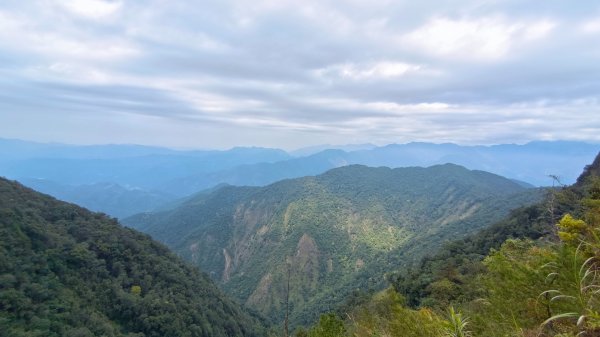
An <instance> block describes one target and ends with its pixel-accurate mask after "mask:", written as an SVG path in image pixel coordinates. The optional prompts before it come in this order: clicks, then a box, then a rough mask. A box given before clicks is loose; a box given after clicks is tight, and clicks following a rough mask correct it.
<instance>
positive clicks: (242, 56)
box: [0, 0, 600, 148]
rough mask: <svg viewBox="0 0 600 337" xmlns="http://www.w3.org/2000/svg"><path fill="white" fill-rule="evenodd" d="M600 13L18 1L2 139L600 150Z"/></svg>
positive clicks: (6, 29) (12, 10)
mask: <svg viewBox="0 0 600 337" xmlns="http://www.w3.org/2000/svg"><path fill="white" fill-rule="evenodd" d="M599 13H600V6H598V5H596V4H595V3H594V2H593V1H582V2H579V3H578V6H572V5H571V4H568V3H564V4H562V3H557V2H552V3H549V2H548V3H539V2H535V1H518V2H515V1H486V2H481V1H475V0H462V1H458V2H455V1H452V2H437V1H436V2H432V1H426V2H409V1H368V2H367V1H357V0H346V1H333V0H325V1H322V0H319V1H317V0H306V1H302V2H297V1H291V0H290V1H288V0H284V1H272V0H259V1H253V2H248V1H242V0H207V1H203V2H202V4H201V5H199V4H198V3H197V2H193V1H188V0H173V1H164V0H148V1H145V2H138V1H133V0H119V1H107V0H104V1H103V0H77V1H70V0H32V1H16V0H8V1H4V2H2V3H0V137H2V136H4V137H7V136H10V137H15V138H26V139H34V140H41V141H64V142H70V143H78V142H80V143H90V142H103V143H108V142H110V143H114V142H128V143H146V144H156V145H171V146H186V147H190V146H198V147H228V146H234V145H264V146H280V147H288V148H289V147H296V146H303V145H311V144H318V143H351V142H361V143H362V142H376V143H377V142H378V143H391V142H403V141H411V140H423V141H454V142H462V143H471V144H472V143H494V142H516V141H526V140H533V139H583V140H588V141H597V142H600V103H599V94H598V93H599V92H600V80H598V79H599V78H600V65H599V64H598V62H597V60H598V57H600V48H599V47H598V46H600V44H599V43H598V32H600V29H598V27H600V26H599V25H598V22H599V21H598V17H599V16H598V15H599ZM48 126H50V127H48ZM96 126H103V130H100V131H98V130H96V129H94V128H95V127H96ZM184 136H185V137H184Z"/></svg>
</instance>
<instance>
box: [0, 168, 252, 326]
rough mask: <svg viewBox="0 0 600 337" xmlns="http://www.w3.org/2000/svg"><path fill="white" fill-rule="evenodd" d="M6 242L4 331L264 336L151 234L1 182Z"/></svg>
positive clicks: (0, 265)
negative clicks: (151, 236) (122, 225)
mask: <svg viewBox="0 0 600 337" xmlns="http://www.w3.org/2000/svg"><path fill="white" fill-rule="evenodd" d="M0 238H1V239H0V335H2V336H23V337H25V336H27V337H30V336H44V337H58V336H107V337H113V336H114V337H117V336H127V337H154V336H156V337H159V336H160V337H162V336H165V337H166V336H173V337H174V336H263V335H264V333H263V331H262V329H261V328H260V327H259V324H258V322H257V320H256V319H254V318H252V317H251V316H249V315H248V314H247V313H246V312H244V311H243V310H241V309H240V308H239V306H238V305H237V304H236V303H234V302H232V301H231V300H229V299H227V298H226V297H225V296H224V295H223V294H222V293H221V292H220V291H219V290H218V289H217V288H216V287H215V285H214V284H213V283H212V282H211V281H210V279H209V278H208V277H207V276H206V275H204V274H202V273H200V272H199V271H197V270H196V269H195V268H193V267H190V266H188V265H186V264H185V263H184V262H183V261H182V260H181V259H179V258H178V257H176V256H175V255H174V254H172V253H170V252H169V251H168V250H167V248H166V247H164V246H163V245H161V244H158V243H157V242H155V241H153V240H151V239H150V238H149V237H148V236H146V235H144V234H141V233H139V232H136V231H134V230H131V229H126V228H123V227H121V226H120V225H119V224H118V223H117V222H116V221H115V220H114V219H110V218H108V217H106V216H105V215H102V214H97V213H91V212H89V211H87V210H85V209H82V208H79V207H77V206H74V205H71V204H67V203H64V202H60V201H57V200H55V199H53V198H50V197H48V196H45V195H42V194H39V193H36V192H34V191H32V190H29V189H26V188H24V187H23V186H21V185H19V184H17V183H13V182H9V181H7V180H4V179H1V178H0Z"/></svg>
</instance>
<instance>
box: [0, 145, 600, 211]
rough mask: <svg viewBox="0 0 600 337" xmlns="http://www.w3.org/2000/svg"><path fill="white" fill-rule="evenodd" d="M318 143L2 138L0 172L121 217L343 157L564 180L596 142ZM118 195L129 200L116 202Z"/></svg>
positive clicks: (336, 163) (544, 181) (310, 170)
mask: <svg viewBox="0 0 600 337" xmlns="http://www.w3.org/2000/svg"><path fill="white" fill-rule="evenodd" d="M325 147H328V146H325ZM325 147H323V148H325ZM339 148H342V149H346V150H349V151H344V150H340V149H339ZM321 149H322V148H321V147H316V148H315V147H313V148H307V149H300V150H299V151H296V152H291V154H288V153H286V152H285V151H283V150H278V149H267V148H233V149H231V150H227V151H211V150H201V151H200V150H199V151H177V150H171V149H166V148H158V147H147V146H137V145H94V146H73V145H63V144H43V143H33V142H26V141H18V140H6V139H3V140H0V175H2V176H6V177H8V178H11V179H17V180H19V181H21V182H23V183H25V184H27V185H28V186H31V187H34V188H36V189H38V190H40V191H42V192H45V193H48V194H51V195H53V196H56V197H58V198H60V199H63V200H66V201H71V202H75V203H78V204H80V205H82V206H85V207H89V208H90V209H92V210H96V211H102V212H106V213H108V214H110V215H113V216H117V217H126V216H129V215H132V214H135V213H139V212H146V211H151V210H153V209H155V207H157V205H158V204H161V203H167V202H170V201H176V200H177V199H179V198H183V197H186V196H188V195H191V194H193V193H196V192H198V191H201V190H203V189H207V188H211V187H213V186H216V185H219V184H222V183H227V184H231V185H249V186H263V185H267V184H270V183H273V182H275V181H278V180H281V179H287V178H296V177H302V176H308V175H316V174H320V173H323V172H325V171H327V170H329V169H332V168H336V167H341V166H345V165H350V164H362V165H368V166H388V167H405V166H423V167H426V166H431V165H436V164H445V163H454V164H458V165H462V166H465V167H467V168H469V169H479V170H485V171H489V172H492V173H496V174H500V175H502V176H505V177H507V178H511V179H517V180H520V181H523V182H526V183H529V184H533V185H536V186H545V185H551V184H552V183H553V182H552V180H551V179H550V178H548V176H547V175H549V174H553V175H556V176H559V177H560V179H561V182H562V183H564V184H568V183H572V182H573V181H574V180H575V178H576V177H577V174H578V172H579V170H580V168H581V167H582V166H584V165H585V164H586V163H588V162H589V161H590V160H591V159H592V158H593V157H594V155H595V154H596V151H597V149H598V145H595V144H588V143H582V142H532V143H528V144H525V145H495V146H459V145H455V144H431V143H408V144H392V145H387V146H382V147H376V146H374V145H372V144H362V145H347V146H337V147H336V146H334V148H333V149H326V150H323V151H319V152H317V153H312V152H314V151H318V150H321ZM350 150H351V151H350ZM304 154H307V155H305V156H303V155H304ZM125 199H127V200H129V201H128V202H122V200H125Z"/></svg>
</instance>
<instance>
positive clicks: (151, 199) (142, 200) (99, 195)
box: [21, 179, 177, 218]
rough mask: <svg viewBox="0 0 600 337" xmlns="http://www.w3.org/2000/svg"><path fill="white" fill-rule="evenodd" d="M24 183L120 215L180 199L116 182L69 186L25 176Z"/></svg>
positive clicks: (95, 208)
mask: <svg viewBox="0 0 600 337" xmlns="http://www.w3.org/2000/svg"><path fill="white" fill-rule="evenodd" d="M21 183H22V184H24V185H25V186H27V187H30V188H33V189H34V190H36V191H39V192H42V193H46V194H49V195H52V196H54V197H55V198H57V199H60V200H63V201H67V202H72V203H75V204H77V205H80V206H83V207H85V208H88V209H90V210H92V211H96V212H103V213H106V214H110V215H111V216H114V217H117V218H124V217H127V216H130V215H133V214H137V213H141V212H149V211H154V210H156V209H157V208H159V207H164V205H167V204H169V203H171V202H174V200H176V199H177V198H176V197H175V196H174V195H170V194H166V193H163V192H157V191H147V190H143V189H139V188H127V187H125V186H121V185H118V184H115V183H95V184H89V185H66V184H59V183H57V182H53V181H50V180H44V179H23V180H22V181H21Z"/></svg>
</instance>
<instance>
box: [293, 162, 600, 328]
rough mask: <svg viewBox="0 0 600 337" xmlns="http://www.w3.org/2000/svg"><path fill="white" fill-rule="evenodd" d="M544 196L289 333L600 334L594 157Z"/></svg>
mask: <svg viewBox="0 0 600 337" xmlns="http://www.w3.org/2000/svg"><path fill="white" fill-rule="evenodd" d="M550 192H551V193H549V194H548V195H547V197H546V198H545V199H544V200H543V201H542V202H540V203H538V204H535V205H532V206H529V207H524V208H521V209H519V210H516V211H514V212H512V213H511V215H510V216H509V217H507V218H506V219H504V220H503V221H501V222H499V223H497V224H495V225H493V226H491V227H489V228H486V229H484V230H482V231H480V232H478V233H476V234H474V235H471V236H468V237H466V238H465V239H461V240H457V241H454V242H452V243H451V244H448V245H447V246H446V247H444V248H443V249H442V250H441V251H439V252H438V253H437V254H434V255H433V256H431V257H429V258H427V259H425V260H424V261H423V262H422V263H421V264H419V265H418V266H417V267H416V268H415V269H412V270H411V271H410V272H409V273H408V274H406V273H405V272H403V271H402V270H401V271H400V274H401V277H399V278H397V279H396V281H395V284H394V287H392V288H389V289H387V290H386V291H383V292H379V293H377V294H374V295H373V296H368V295H366V296H365V295H363V296H355V297H354V298H353V299H352V302H351V303H348V304H349V305H346V306H345V307H343V308H339V309H338V312H337V314H334V313H330V314H327V315H324V316H322V317H321V318H320V320H319V321H317V322H315V325H314V326H312V327H311V328H309V329H308V331H306V330H299V331H297V333H296V334H295V336H298V337H299V336H309V337H317V336H324V335H327V336H334V337H345V336H353V337H371V336H390V337H430V336H473V337H508V336H524V337H526V336H538V337H558V336H560V337H575V336H599V335H600V315H599V314H598V313H599V312H600V294H599V292H598V289H600V278H599V277H598V273H599V272H600V267H599V266H600V236H599V235H598V233H599V232H600V154H599V155H598V156H597V157H596V159H595V160H594V162H593V163H592V164H591V165H589V166H587V167H586V168H585V170H584V172H583V174H581V175H580V177H579V178H578V179H577V182H576V183H575V184H574V185H572V186H565V187H561V188H559V189H555V190H552V191H550ZM394 288H395V289H394ZM405 296H406V297H405ZM407 304H408V305H407ZM409 305H410V306H412V308H410V307H409Z"/></svg>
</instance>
